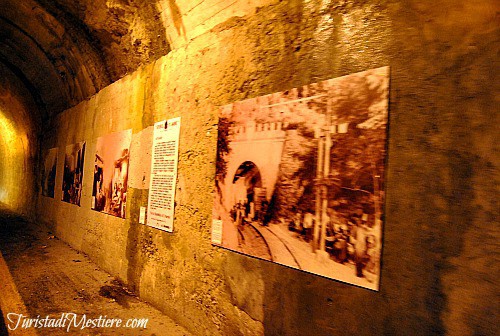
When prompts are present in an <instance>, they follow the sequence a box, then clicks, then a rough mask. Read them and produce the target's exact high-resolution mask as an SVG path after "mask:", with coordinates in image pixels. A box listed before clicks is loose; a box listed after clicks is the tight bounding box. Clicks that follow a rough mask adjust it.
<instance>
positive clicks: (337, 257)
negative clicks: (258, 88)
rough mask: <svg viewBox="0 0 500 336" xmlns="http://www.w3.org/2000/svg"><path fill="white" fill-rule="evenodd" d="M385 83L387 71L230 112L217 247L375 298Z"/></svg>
mask: <svg viewBox="0 0 500 336" xmlns="http://www.w3.org/2000/svg"><path fill="white" fill-rule="evenodd" d="M388 85H389V68H388V67H383V68H377V69H372V70H368V71H364V72H360V73H356V74H352V75H348V76H344V77H340V78H335V79H330V80H326V81H322V82H319V83H314V84H310V85H305V86H302V87H298V88H294V89H290V90H288V91H284V92H279V93H274V94H270V95H266V96H261V97H257V98H252V99H248V100H245V101H241V102H236V103H233V104H230V105H226V106H223V107H222V108H221V111H220V118H219V124H218V131H219V136H218V141H217V147H218V148H217V161H216V188H215V201H214V209H213V219H214V232H217V234H214V236H216V237H218V238H217V241H215V240H214V244H216V245H220V246H221V247H224V248H228V249H230V250H234V251H238V252H241V253H245V254H248V255H251V256H254V257H258V258H261V259H265V260H269V261H272V262H276V263H280V264H283V265H287V266H289V267H293V268H297V269H300V270H304V271H307V272H311V273H314V274H318V275H321V276H325V277H328V278H332V279H336V280H340V281H343V282H346V283H350V284H354V285H357V286H360V287H365V288H369V289H372V290H378V289H379V278H380V256H381V249H382V225H383V223H382V222H383V209H384V207H383V204H384V177H385V175H384V169H385V157H386V135H387V120H388ZM221 222H222V239H221V240H219V239H220V238H219V237H220V234H219V232H220V230H221V229H220V223H221ZM215 224H217V226H216V225H215Z"/></svg>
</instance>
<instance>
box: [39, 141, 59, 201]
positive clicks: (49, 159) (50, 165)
mask: <svg viewBox="0 0 500 336" xmlns="http://www.w3.org/2000/svg"><path fill="white" fill-rule="evenodd" d="M57 150H58V149H57V148H51V149H49V150H48V151H47V153H46V154H45V161H44V164H43V169H42V195H43V196H47V197H52V198H54V191H55V187H56V170H57V168H56V166H57Z"/></svg>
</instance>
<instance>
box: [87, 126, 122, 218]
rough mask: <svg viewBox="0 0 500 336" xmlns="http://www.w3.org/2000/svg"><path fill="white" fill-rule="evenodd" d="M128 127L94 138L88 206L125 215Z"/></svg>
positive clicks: (111, 213)
mask: <svg viewBox="0 0 500 336" xmlns="http://www.w3.org/2000/svg"><path fill="white" fill-rule="evenodd" d="M131 141H132V130H126V131H121V132H118V133H112V134H108V135H106V136H103V137H100V138H98V139H97V144H96V152H95V158H94V184H93V187H92V209H93V210H96V211H100V212H104V213H107V214H109V215H113V216H116V217H120V218H125V212H126V211H125V210H126V204H127V183H128V167H129V151H130V142H131Z"/></svg>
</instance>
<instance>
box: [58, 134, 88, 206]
mask: <svg viewBox="0 0 500 336" xmlns="http://www.w3.org/2000/svg"><path fill="white" fill-rule="evenodd" d="M84 157H85V141H82V142H78V143H76V144H73V145H69V146H66V153H65V157H64V174H63V183H62V200H63V201H64V202H68V203H71V204H76V205H78V206H79V205H80V198H81V196H82V184H83V160H84Z"/></svg>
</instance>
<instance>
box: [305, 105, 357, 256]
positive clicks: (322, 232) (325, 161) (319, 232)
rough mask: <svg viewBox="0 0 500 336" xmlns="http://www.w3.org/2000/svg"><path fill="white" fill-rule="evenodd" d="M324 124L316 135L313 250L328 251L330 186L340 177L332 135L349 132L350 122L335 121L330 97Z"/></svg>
mask: <svg viewBox="0 0 500 336" xmlns="http://www.w3.org/2000/svg"><path fill="white" fill-rule="evenodd" d="M325 119H326V120H325V123H324V125H323V126H320V127H317V128H316V130H315V132H314V133H315V134H314V137H315V138H316V139H318V157H317V162H316V180H315V187H316V207H315V212H316V213H315V216H314V231H313V240H312V249H313V252H315V253H318V251H321V252H320V253H323V254H324V253H326V246H325V245H326V226H327V223H328V213H327V210H328V188H329V187H331V186H333V185H335V184H337V183H338V182H339V181H338V179H336V178H334V177H333V176H332V175H331V171H330V156H331V147H332V136H335V134H342V133H347V129H348V126H349V123H347V122H346V123H341V124H338V123H335V124H334V123H333V116H332V102H331V100H330V99H328V101H327V104H326V116H325Z"/></svg>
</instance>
